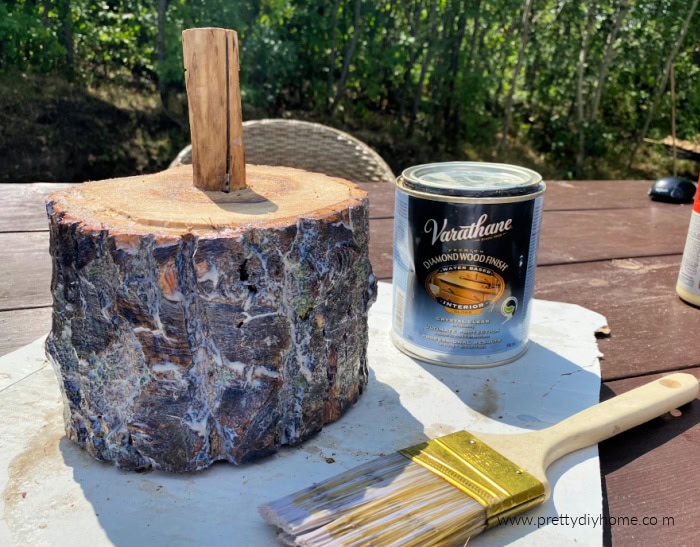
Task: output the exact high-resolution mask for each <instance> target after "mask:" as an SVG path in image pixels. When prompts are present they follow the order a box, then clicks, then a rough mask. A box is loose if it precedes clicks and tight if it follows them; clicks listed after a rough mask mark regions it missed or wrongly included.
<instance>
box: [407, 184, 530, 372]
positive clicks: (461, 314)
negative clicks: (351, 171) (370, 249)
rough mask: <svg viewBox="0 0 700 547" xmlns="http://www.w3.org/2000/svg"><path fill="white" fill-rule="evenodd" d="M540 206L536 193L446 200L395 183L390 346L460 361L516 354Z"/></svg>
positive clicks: (523, 332) (524, 333)
mask: <svg viewBox="0 0 700 547" xmlns="http://www.w3.org/2000/svg"><path fill="white" fill-rule="evenodd" d="M484 201H487V200H484ZM542 207H543V197H542V195H541V194H540V195H538V196H537V197H534V196H532V197H531V198H530V199H520V200H513V201H511V202H505V203H503V202H500V203H488V202H485V203H478V202H474V203H453V202H449V201H444V200H432V199H426V198H424V197H417V196H415V195H410V194H408V193H406V192H404V191H402V190H401V189H400V188H397V191H396V210H395V216H394V219H395V220H394V222H395V224H394V226H395V228H394V230H395V234H394V322H393V330H394V338H395V340H396V341H397V345H399V347H402V346H403V349H406V350H408V351H409V352H410V353H413V354H415V355H416V356H418V357H422V358H425V359H427V360H429V361H434V362H438V363H444V364H452V365H462V366H485V365H489V364H497V363H498V362H501V361H507V360H511V359H513V358H515V357H517V356H518V355H520V354H521V353H522V352H523V351H524V350H525V348H526V345H527V340H528V326H529V314H530V309H529V308H530V305H529V304H530V301H531V299H532V293H533V290H534V279H535V276H534V273H535V267H536V264H537V248H538V241H539V232H540V222H541V218H542Z"/></svg>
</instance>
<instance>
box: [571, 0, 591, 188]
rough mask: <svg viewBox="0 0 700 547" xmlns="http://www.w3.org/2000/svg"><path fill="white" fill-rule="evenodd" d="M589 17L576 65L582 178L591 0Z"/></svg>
mask: <svg viewBox="0 0 700 547" xmlns="http://www.w3.org/2000/svg"><path fill="white" fill-rule="evenodd" d="M587 11H588V17H587V18H586V27H585V28H584V31H583V37H582V38H581V49H580V51H579V56H578V65H577V67H576V121H577V125H578V153H577V154H576V168H575V178H577V179H580V178H581V176H582V174H583V165H584V163H585V161H586V129H587V125H588V122H587V119H586V111H585V104H584V99H583V85H584V75H585V72H586V59H587V57H588V44H589V42H590V38H591V31H592V30H593V25H594V23H595V14H596V9H595V5H594V3H593V2H592V1H591V2H589V3H588V6H587Z"/></svg>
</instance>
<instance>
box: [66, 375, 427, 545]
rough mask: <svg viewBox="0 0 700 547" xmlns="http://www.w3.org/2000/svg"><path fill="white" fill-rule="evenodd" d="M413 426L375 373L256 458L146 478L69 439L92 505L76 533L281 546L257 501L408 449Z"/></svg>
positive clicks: (124, 539) (70, 455)
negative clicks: (317, 419)
mask: <svg viewBox="0 0 700 547" xmlns="http://www.w3.org/2000/svg"><path fill="white" fill-rule="evenodd" d="M415 431H422V426H421V424H420V423H419V422H418V421H417V420H416V418H414V417H413V416H411V414H410V413H408V412H407V411H406V410H404V409H403V407H402V405H401V401H400V397H399V394H398V393H397V392H396V391H395V390H394V389H393V388H392V387H391V386H389V385H387V384H385V383H382V382H380V381H378V380H377V379H376V377H375V375H374V372H371V378H370V384H369V387H368V389H367V391H366V392H365V393H364V394H363V395H362V397H361V398H360V400H359V401H358V402H357V404H356V405H355V406H354V407H353V408H351V409H350V410H349V411H348V412H347V413H346V414H345V415H344V416H343V417H341V419H340V420H338V421H337V422H335V423H332V424H329V425H327V426H326V427H325V428H324V429H323V430H322V431H321V432H320V433H319V434H317V435H316V436H314V437H313V438H311V439H309V440H307V441H306V442H304V443H302V444H301V445H299V446H296V447H285V448H283V449H281V450H280V451H279V452H278V453H277V454H275V455H273V456H270V457H268V458H264V459H262V460H260V461H257V462H254V463H251V464H245V465H240V466H235V465H231V464H228V463H218V464H215V465H213V466H212V467H210V468H209V469H206V470H204V471H201V472H199V473H188V474H166V473H162V472H157V471H154V472H149V473H141V474H139V473H134V472H126V471H120V470H118V469H116V468H115V467H114V466H113V465H112V464H109V463H102V462H98V461H96V460H94V459H92V457H91V456H89V455H88V454H87V452H85V451H84V450H82V449H80V448H79V447H78V446H77V445H75V444H74V443H73V442H70V441H68V440H67V439H65V438H64V439H63V440H62V441H61V443H60V451H61V454H62V457H63V460H64V463H65V465H66V466H67V468H68V469H69V472H72V480H73V481H74V482H75V483H77V484H78V485H79V486H80V488H81V489H82V493H83V496H84V499H85V500H87V502H89V504H90V506H91V508H92V511H91V512H90V514H84V511H83V514H81V515H79V520H80V521H84V522H76V523H75V525H76V533H77V531H78V530H79V531H80V533H85V534H91V535H95V532H96V531H100V532H104V538H96V540H95V542H94V545H100V544H110V545H116V546H131V545H151V546H158V545H168V546H176V545H207V546H218V545H221V546H224V545H226V546H230V545H246V547H249V546H250V547H254V546H265V547H268V546H271V545H275V544H277V543H276V539H275V538H276V533H275V531H274V529H273V528H271V527H269V526H268V525H267V524H266V523H265V522H264V521H263V520H262V518H261V517H260V516H259V515H258V512H257V507H258V505H259V504H261V503H263V502H267V501H272V500H274V499H276V498H279V497H281V496H283V495H286V494H289V493H292V492H295V491H297V490H300V489H302V488H304V487H306V486H309V485H311V484H313V483H316V482H318V481H321V480H323V479H325V478H328V477H331V476H334V475H337V474H339V473H341V472H343V471H345V470H346V469H349V468H351V467H354V466H355V465H358V464H360V463H364V462H366V461H369V460H371V459H373V458H375V457H378V456H380V455H384V454H389V453H393V452H395V451H396V450H397V449H399V448H402V447H403V445H402V444H401V443H402V442H403V441H404V440H405V438H404V434H405V433H406V432H415ZM407 461H408V460H407ZM77 517H78V516H77ZM95 519H96V520H97V523H96V524H92V525H90V521H94V520H95ZM85 524H88V525H87V526H85ZM96 529H97V530H96Z"/></svg>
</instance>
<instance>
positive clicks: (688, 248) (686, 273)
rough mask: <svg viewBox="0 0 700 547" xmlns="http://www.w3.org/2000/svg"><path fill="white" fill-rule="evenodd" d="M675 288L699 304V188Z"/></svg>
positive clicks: (683, 296)
mask: <svg viewBox="0 0 700 547" xmlns="http://www.w3.org/2000/svg"><path fill="white" fill-rule="evenodd" d="M676 290H677V291H678V292H679V294H680V296H681V298H683V299H684V300H686V301H688V302H690V303H691V304H694V305H695V306H700V189H698V190H697V191H696V193H695V201H694V203H693V211H692V213H691V215H690V225H689V226H688V236H687V238H686V240H685V247H684V249H683V259H682V260H681V268H680V271H679V272H678V284H677V286H676Z"/></svg>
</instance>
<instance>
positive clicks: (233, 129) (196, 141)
mask: <svg viewBox="0 0 700 547" xmlns="http://www.w3.org/2000/svg"><path fill="white" fill-rule="evenodd" d="M182 51H183V59H184V65H185V71H186V72H185V82H186V84H187V100H188V108H189V117H190V136H191V139H192V165H193V173H194V174H193V179H194V185H195V186H196V187H197V188H200V189H201V190H221V191H224V192H228V191H229V190H240V189H243V188H245V187H246V181H245V153H244V148H243V123H242V116H241V93H240V85H239V81H238V70H239V62H238V35H237V34H236V32H235V31H233V30H228V29H220V28H196V29H188V30H185V31H183V33H182Z"/></svg>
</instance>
